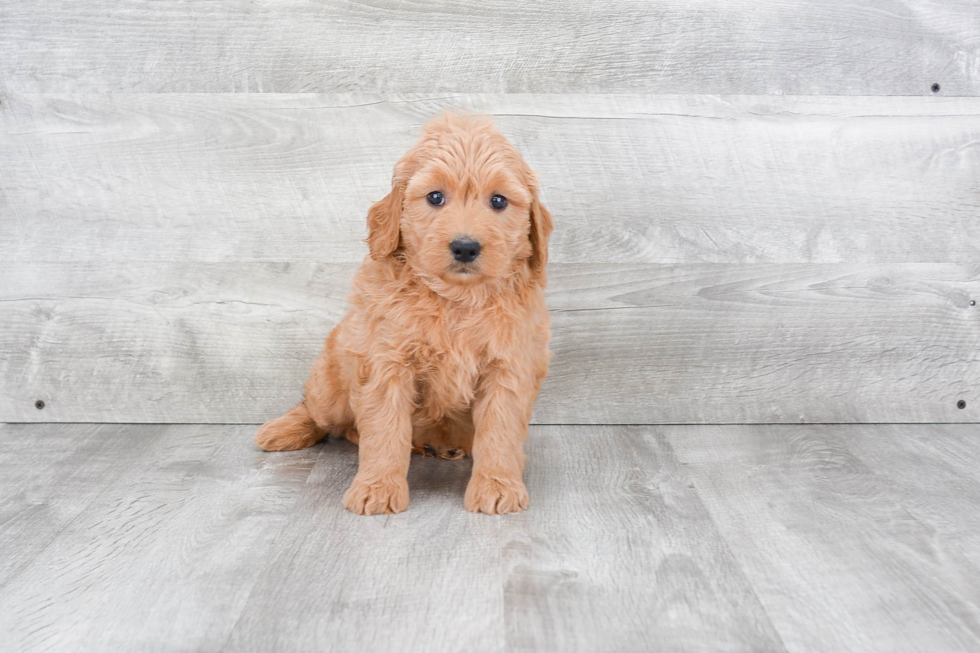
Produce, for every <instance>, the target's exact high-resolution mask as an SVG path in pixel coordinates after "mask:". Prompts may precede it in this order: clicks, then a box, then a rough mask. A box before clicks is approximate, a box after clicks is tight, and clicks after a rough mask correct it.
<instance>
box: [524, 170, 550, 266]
mask: <svg viewBox="0 0 980 653" xmlns="http://www.w3.org/2000/svg"><path fill="white" fill-rule="evenodd" d="M531 192H532V196H533V198H534V199H533V200H532V201H531V232H530V239H531V258H530V259H529V262H530V264H531V277H532V278H533V279H534V280H536V281H538V282H540V283H544V282H545V267H546V266H547V265H548V239H549V238H550V237H551V231H552V229H554V223H553V222H552V220H551V213H550V212H549V211H548V209H546V208H544V204H542V203H541V200H539V199H538V189H537V188H536V187H532V191H531Z"/></svg>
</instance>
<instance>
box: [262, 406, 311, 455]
mask: <svg viewBox="0 0 980 653" xmlns="http://www.w3.org/2000/svg"><path fill="white" fill-rule="evenodd" d="M326 434H327V432H326V431H325V430H323V429H321V428H320V427H318V426H317V424H316V422H315V421H314V420H313V417H312V416H311V415H310V411H309V409H308V408H307V406H306V403H305V402H303V403H299V404H296V405H295V406H293V408H292V409H291V410H290V411H289V412H288V413H286V414H285V415H283V416H282V417H277V418H276V419H273V420H269V421H268V422H266V423H265V424H263V425H262V427H261V428H260V429H259V432H258V433H256V434H255V444H257V445H259V446H260V447H262V448H263V449H265V450H266V451H295V450H297V449H306V448H307V447H312V446H313V445H314V444H316V443H317V442H319V441H320V440H322V439H323V437H324V436H325V435H326Z"/></svg>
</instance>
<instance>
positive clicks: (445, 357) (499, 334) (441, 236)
mask: <svg viewBox="0 0 980 653" xmlns="http://www.w3.org/2000/svg"><path fill="white" fill-rule="evenodd" d="M551 230H552V220H551V215H550V214H549V213H548V211H547V209H545V208H544V206H542V204H541V202H540V201H539V200H538V182H537V175H536V174H535V173H534V172H533V171H532V170H531V169H530V168H529V167H528V166H527V164H526V163H525V162H524V159H523V158H521V155H520V154H519V153H518V151H517V150H516V149H515V148H514V146H513V145H511V144H510V142H509V141H507V139H506V138H505V137H504V136H503V135H502V134H501V133H500V132H498V131H497V130H496V129H495V128H494V127H493V125H492V124H491V123H490V122H489V121H487V120H486V119H483V118H476V117H471V116H458V115H453V114H447V115H443V116H441V117H438V118H436V119H434V120H433V121H431V122H430V123H428V124H427V125H425V127H424V128H423V134H422V138H421V139H420V140H419V142H418V143H417V144H416V145H415V146H414V147H412V148H411V149H410V150H409V151H408V152H407V153H406V154H405V156H403V157H402V158H401V159H400V160H399V161H398V163H396V164H395V169H394V174H393V176H392V189H391V192H390V193H389V194H388V195H387V197H385V198H384V199H382V200H381V201H379V202H377V203H375V204H374V205H373V206H372V207H371V209H370V211H369V212H368V231H369V235H368V239H367V240H368V245H369V248H370V256H369V257H366V258H365V260H364V263H363V264H362V265H361V267H360V269H359V270H358V271H357V273H356V274H355V276H354V279H353V283H352V286H353V288H352V292H351V295H350V297H349V301H350V304H351V308H350V311H349V312H348V313H347V315H346V316H345V317H344V318H343V320H341V322H340V323H339V324H338V325H337V326H336V327H335V328H334V330H333V331H332V332H331V333H330V336H329V337H328V338H327V341H326V345H325V347H324V349H323V352H322V353H321V354H320V356H319V358H318V359H317V361H316V363H315V364H314V366H313V371H312V373H311V375H310V378H309V380H308V381H307V382H306V388H305V390H306V391H305V395H304V397H305V398H304V400H303V402H302V403H300V404H298V405H296V406H295V407H294V408H293V409H292V410H290V411H289V412H288V413H286V414H285V415H283V416H282V417H279V418H277V419H274V420H272V421H270V422H267V423H266V424H264V425H263V426H262V427H261V428H260V429H259V432H258V434H257V435H256V438H255V439H256V443H257V444H258V445H259V446H260V447H262V448H263V449H266V450H269V451H289V450H294V449H302V448H304V447H310V446H312V445H314V444H316V443H317V442H318V441H319V440H321V439H322V438H323V437H325V436H326V435H327V434H328V433H329V432H334V433H340V434H343V435H344V436H345V437H346V438H347V439H349V440H351V441H352V442H355V443H358V446H359V450H358V463H359V464H358V472H357V475H356V476H355V477H354V481H353V483H351V486H350V489H348V490H347V493H346V494H345V495H344V505H345V506H346V507H347V508H348V509H349V510H351V511H353V512H355V513H358V514H362V515H371V514H378V513H396V512H401V511H403V510H405V508H407V507H408V501H409V498H408V480H407V475H408V466H409V459H410V458H411V453H412V450H413V449H414V450H415V451H417V452H420V453H430V454H436V455H440V456H442V457H450V458H452V457H459V456H462V455H464V454H471V455H472V457H473V474H472V477H471V478H470V481H469V485H468V486H467V488H466V496H465V498H464V502H463V503H464V506H465V507H466V509H467V510H471V511H474V512H478V511H482V512H485V513H491V514H495V513H508V512H518V511H520V510H523V509H524V508H526V507H527V505H528V494H527V489H526V488H525V486H524V481H523V478H522V476H523V473H524V460H525V453H524V443H525V440H526V439H527V428H528V420H529V419H530V417H531V410H532V407H533V405H534V401H535V399H536V398H537V395H538V390H539V388H540V386H541V381H542V380H543V379H544V377H545V376H546V374H547V371H548V359H549V357H550V351H549V350H548V340H549V337H550V333H549V319H548V311H547V308H546V307H545V303H544V287H545V266H546V264H547V261H548V238H549V236H550V235H551Z"/></svg>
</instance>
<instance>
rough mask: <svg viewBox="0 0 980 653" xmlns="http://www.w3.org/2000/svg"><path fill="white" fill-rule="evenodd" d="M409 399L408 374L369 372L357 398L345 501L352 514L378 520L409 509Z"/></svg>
mask: <svg viewBox="0 0 980 653" xmlns="http://www.w3.org/2000/svg"><path fill="white" fill-rule="evenodd" d="M414 395H415V389H414V379H413V377H412V373H411V371H410V369H409V368H408V367H406V366H404V365H401V364H398V363H388V364H385V365H384V366H383V367H380V368H377V369H375V370H373V372H372V374H371V376H370V378H369V380H368V382H367V383H366V384H365V386H364V387H363V388H361V389H360V391H359V392H358V393H357V394H356V396H355V401H354V403H353V406H354V414H355V416H356V419H357V431H358V440H359V441H358V453H357V458H358V469H357V475H356V476H355V477H354V481H353V482H352V483H351V486H350V489H348V490H347V493H346V494H345V495H344V507H346V508H347V509H348V510H350V511H351V512H354V513H357V514H359V515H377V514H381V513H395V512H401V511H403V510H405V508H407V507H408V465H409V461H410V460H411V457H412V411H413V410H414V401H413V400H414Z"/></svg>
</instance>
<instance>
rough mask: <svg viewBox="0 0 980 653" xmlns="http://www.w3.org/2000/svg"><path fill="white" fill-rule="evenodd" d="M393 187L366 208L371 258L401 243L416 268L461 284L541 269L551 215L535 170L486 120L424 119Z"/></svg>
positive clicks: (544, 256) (448, 117)
mask: <svg viewBox="0 0 980 653" xmlns="http://www.w3.org/2000/svg"><path fill="white" fill-rule="evenodd" d="M392 186H393V189H392V193H391V194H390V195H389V196H388V197H387V198H385V199H384V200H382V201H381V202H378V203H377V204H375V206H374V207H372V209H371V214H369V219H368V222H369V226H370V227H371V235H370V236H369V239H368V241H369V244H371V253H372V256H373V257H374V258H376V259H377V258H381V257H383V256H387V255H388V254H390V253H391V252H392V251H394V250H395V249H396V248H397V247H398V246H399V245H400V246H401V247H402V248H403V249H404V252H405V256H406V257H407V258H408V259H409V260H410V262H411V264H412V265H413V267H415V269H417V270H418V271H420V272H422V273H424V274H426V275H429V276H433V277H438V278H440V279H442V280H443V281H445V282H447V283H450V284H454V285H462V286H466V285H474V284H478V283H482V282H485V281H488V280H491V279H499V278H501V277H505V276H507V275H509V274H512V273H513V272H514V271H515V269H517V268H518V267H519V266H522V265H531V267H532V271H534V270H535V269H537V270H538V271H539V272H540V271H541V270H542V269H543V265H544V261H545V260H546V257H547V238H548V235H549V234H550V232H551V216H550V215H548V213H547V211H546V210H545V209H544V207H543V206H541V204H540V202H539V201H538V199H537V183H536V178H535V175H534V173H533V172H531V170H530V169H529V168H528V166H527V164H526V163H525V162H524V160H523V159H522V158H521V156H520V154H519V153H518V152H517V150H516V149H514V147H513V146H512V145H511V144H510V143H509V142H508V141H507V140H506V139H505V138H504V137H503V135H501V134H500V133H499V132H498V131H497V130H496V129H494V128H493V127H492V126H491V125H490V124H489V123H487V122H484V121H481V120H477V119H473V118H461V117H458V116H452V115H449V116H444V117H442V118H439V119H437V120H435V121H433V122H431V123H429V124H428V125H427V126H426V127H425V133H424V135H423V138H422V140H421V141H420V142H419V143H418V144H417V145H416V146H415V147H414V148H412V150H410V151H409V153H408V154H406V155H405V157H403V158H402V160H401V161H399V162H398V164H397V165H396V166H395V174H394V179H393V184H392ZM388 213H392V214H394V215H387V214H388ZM385 220H387V221H389V222H388V224H387V225H386V224H385ZM394 221H396V222H397V230H398V231H397V234H396V233H394V231H393V226H392V224H391V223H392V222H394ZM376 232H377V233H376ZM384 237H387V242H385V243H383V246H376V242H380V241H379V238H381V239H383V238H384ZM389 248H390V249H389Z"/></svg>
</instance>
